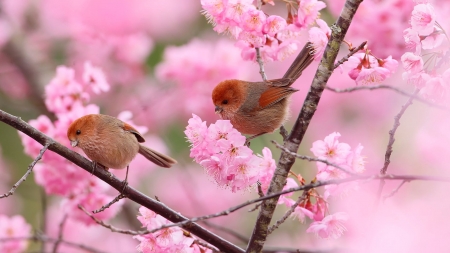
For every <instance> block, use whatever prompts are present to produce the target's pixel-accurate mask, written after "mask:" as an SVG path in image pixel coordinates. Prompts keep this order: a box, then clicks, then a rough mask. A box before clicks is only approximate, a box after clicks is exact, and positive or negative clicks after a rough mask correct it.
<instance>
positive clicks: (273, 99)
mask: <svg viewBox="0 0 450 253" xmlns="http://www.w3.org/2000/svg"><path fill="white" fill-rule="evenodd" d="M297 91H298V90H297V89H294V88H292V87H289V86H270V87H269V88H268V89H267V90H266V91H265V92H264V93H263V94H261V97H260V98H259V106H260V107H261V108H265V107H269V106H272V105H274V104H276V103H278V102H279V101H280V100H282V99H284V98H286V97H287V96H289V95H291V94H292V93H294V92H297Z"/></svg>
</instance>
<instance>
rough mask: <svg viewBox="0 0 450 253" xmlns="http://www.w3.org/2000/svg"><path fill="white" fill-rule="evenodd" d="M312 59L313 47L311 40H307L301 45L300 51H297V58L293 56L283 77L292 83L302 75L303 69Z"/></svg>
mask: <svg viewBox="0 0 450 253" xmlns="http://www.w3.org/2000/svg"><path fill="white" fill-rule="evenodd" d="M313 60H314V49H313V46H312V44H311V42H308V43H306V44H305V46H303V49H302V51H300V53H298V55H297V58H295V60H294V62H293V63H292V64H291V66H290V67H289V69H288V70H287V71H286V74H284V76H283V78H290V79H291V80H292V83H294V82H295V81H296V80H297V79H298V78H299V77H300V76H301V75H302V72H303V70H305V69H306V68H307V67H308V66H309V64H311V62H312V61H313Z"/></svg>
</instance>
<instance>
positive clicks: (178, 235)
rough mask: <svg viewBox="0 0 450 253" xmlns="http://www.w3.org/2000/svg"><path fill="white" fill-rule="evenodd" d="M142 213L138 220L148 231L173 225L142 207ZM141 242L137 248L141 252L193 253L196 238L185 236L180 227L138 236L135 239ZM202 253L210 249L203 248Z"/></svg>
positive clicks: (140, 209)
mask: <svg viewBox="0 0 450 253" xmlns="http://www.w3.org/2000/svg"><path fill="white" fill-rule="evenodd" d="M139 212H140V213H141V215H140V216H138V217H137V219H138V220H139V221H140V222H141V223H142V225H143V226H144V227H146V228H147V229H148V230H152V229H155V228H158V227H160V226H163V225H166V224H171V222H170V221H168V220H167V219H165V218H164V217H162V216H161V215H159V214H156V213H154V212H153V211H151V210H148V209H147V208H145V207H140V208H139ZM133 238H134V239H137V240H138V241H140V244H139V245H138V246H137V250H138V251H139V252H156V253H158V252H160V253H163V252H193V251H192V250H193V248H192V244H193V242H194V240H195V238H194V236H192V235H190V236H189V237H188V236H185V234H184V232H183V230H182V229H181V228H180V227H170V228H164V229H161V230H158V231H156V232H154V233H151V234H146V235H137V236H134V237H133ZM200 252H205V253H206V252H207V253H210V252H211V251H210V250H209V249H204V248H203V247H202V249H201V251H200Z"/></svg>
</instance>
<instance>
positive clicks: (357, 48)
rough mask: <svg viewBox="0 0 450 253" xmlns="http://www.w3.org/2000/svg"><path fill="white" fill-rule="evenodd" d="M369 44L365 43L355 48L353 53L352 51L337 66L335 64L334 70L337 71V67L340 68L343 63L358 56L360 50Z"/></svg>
mask: <svg viewBox="0 0 450 253" xmlns="http://www.w3.org/2000/svg"><path fill="white" fill-rule="evenodd" d="M366 44H367V41H364V42H363V43H361V45H359V46H357V47H356V48H354V49H353V50H352V51H350V52H349V53H348V54H347V55H346V56H345V57H343V58H342V59H340V60H339V61H338V62H336V64H334V67H333V69H336V68H337V67H339V65H341V64H342V63H344V62H346V61H348V59H349V58H350V57H351V56H352V55H354V54H356V53H357V52H358V51H359V50H361V49H363V48H364V46H365V45H366Z"/></svg>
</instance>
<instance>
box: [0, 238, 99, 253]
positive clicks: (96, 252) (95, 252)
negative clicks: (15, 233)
mask: <svg viewBox="0 0 450 253" xmlns="http://www.w3.org/2000/svg"><path fill="white" fill-rule="evenodd" d="M25 240H26V241H35V242H47V243H56V242H58V241H59V242H60V243H61V244H64V245H66V246H69V247H72V248H78V249H81V250H84V251H87V252H90V253H105V251H100V250H97V249H94V248H92V247H89V246H86V245H83V244H79V243H74V242H69V241H66V240H61V241H60V240H59V239H56V238H51V237H47V236H44V235H32V236H21V237H6V238H0V243H2V242H8V241H25Z"/></svg>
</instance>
